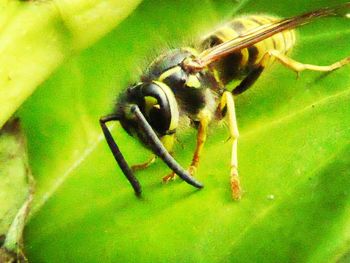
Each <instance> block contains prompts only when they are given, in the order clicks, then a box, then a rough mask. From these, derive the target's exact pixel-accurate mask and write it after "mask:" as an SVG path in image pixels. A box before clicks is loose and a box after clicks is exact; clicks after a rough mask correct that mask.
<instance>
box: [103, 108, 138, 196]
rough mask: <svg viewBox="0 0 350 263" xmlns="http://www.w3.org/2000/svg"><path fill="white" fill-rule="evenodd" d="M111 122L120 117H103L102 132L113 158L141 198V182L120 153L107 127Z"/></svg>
mask: <svg viewBox="0 0 350 263" xmlns="http://www.w3.org/2000/svg"><path fill="white" fill-rule="evenodd" d="M109 121H118V117H117V116H116V115H108V116H105V117H102V118H101V119H100V125H101V128H102V131H103V133H104V135H105V137H106V141H107V143H108V145H109V148H110V149H111V152H112V153H113V156H114V158H115V160H116V161H117V163H118V165H119V167H120V169H122V171H123V173H124V175H125V177H126V178H127V179H128V181H129V182H130V184H131V185H132V187H133V188H134V191H135V194H136V195H137V196H141V185H140V183H139V181H138V180H137V179H136V177H135V176H134V174H133V172H132V171H131V169H130V167H129V165H128V164H127V162H126V161H125V159H124V157H123V155H122V153H121V152H120V150H119V148H118V146H117V144H116V142H115V141H114V139H113V137H112V135H111V133H110V132H109V129H108V127H107V125H106V123H107V122H109Z"/></svg>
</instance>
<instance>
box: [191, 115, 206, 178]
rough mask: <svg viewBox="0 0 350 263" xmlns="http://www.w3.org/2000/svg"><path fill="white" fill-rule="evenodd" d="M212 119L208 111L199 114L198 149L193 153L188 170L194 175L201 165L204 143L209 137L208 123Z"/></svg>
mask: <svg viewBox="0 0 350 263" xmlns="http://www.w3.org/2000/svg"><path fill="white" fill-rule="evenodd" d="M210 119H211V118H210V115H209V114H208V113H207V112H206V111H202V112H201V113H200V114H199V126H198V133H197V144H196V149H195V151H194V153H193V157H192V162H191V165H190V167H189V168H188V172H189V173H190V174H191V175H192V176H193V175H194V174H195V173H196V170H197V168H198V165H199V159H200V157H201V153H202V150H203V147H204V143H205V141H206V139H207V131H208V125H209V122H210Z"/></svg>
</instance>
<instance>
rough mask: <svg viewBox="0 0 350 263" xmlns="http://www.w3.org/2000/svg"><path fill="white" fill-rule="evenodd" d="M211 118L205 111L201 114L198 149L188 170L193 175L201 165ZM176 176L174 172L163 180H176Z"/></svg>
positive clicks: (165, 181)
mask: <svg viewBox="0 0 350 263" xmlns="http://www.w3.org/2000/svg"><path fill="white" fill-rule="evenodd" d="M210 119H211V118H210V115H209V114H208V113H207V112H205V111H203V112H201V113H200V114H199V126H198V133H197V144H196V149H195V151H194V154H193V157H192V162H191V165H190V167H189V168H188V172H189V173H190V175H192V176H194V174H195V173H196V170H197V168H198V165H199V159H200V156H201V153H202V150H203V147H204V143H205V141H206V139H207V130H208V124H209V122H210ZM175 178H176V174H175V173H174V172H172V173H170V174H168V175H167V176H165V177H163V182H164V183H167V182H169V181H172V180H175Z"/></svg>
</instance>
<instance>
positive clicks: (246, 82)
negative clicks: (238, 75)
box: [232, 66, 264, 95]
mask: <svg viewBox="0 0 350 263" xmlns="http://www.w3.org/2000/svg"><path fill="white" fill-rule="evenodd" d="M263 70H264V67H263V66H259V67H257V68H256V69H254V70H253V71H252V72H250V73H249V74H248V76H247V77H245V78H244V79H243V80H242V81H241V83H239V85H238V86H237V87H236V88H234V89H233V90H232V93H233V95H238V94H241V93H242V92H244V91H246V90H247V89H249V88H250V87H251V86H252V85H253V84H254V83H255V81H256V80H257V79H258V78H259V77H260V75H261V73H262V72H263Z"/></svg>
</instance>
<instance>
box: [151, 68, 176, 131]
mask: <svg viewBox="0 0 350 263" xmlns="http://www.w3.org/2000/svg"><path fill="white" fill-rule="evenodd" d="M164 73H165V72H164ZM164 73H163V74H164ZM153 82H154V83H155V84H157V85H158V86H159V87H160V88H161V89H162V90H163V91H164V93H165V95H166V97H167V99H168V102H169V107H170V115H171V120H170V125H169V129H168V130H174V129H176V128H177V126H178V124H179V109H178V107H177V101H176V99H175V95H174V93H173V91H172V90H171V89H170V88H169V87H168V85H166V84H165V83H163V82H160V81H155V80H154V81H153Z"/></svg>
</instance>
